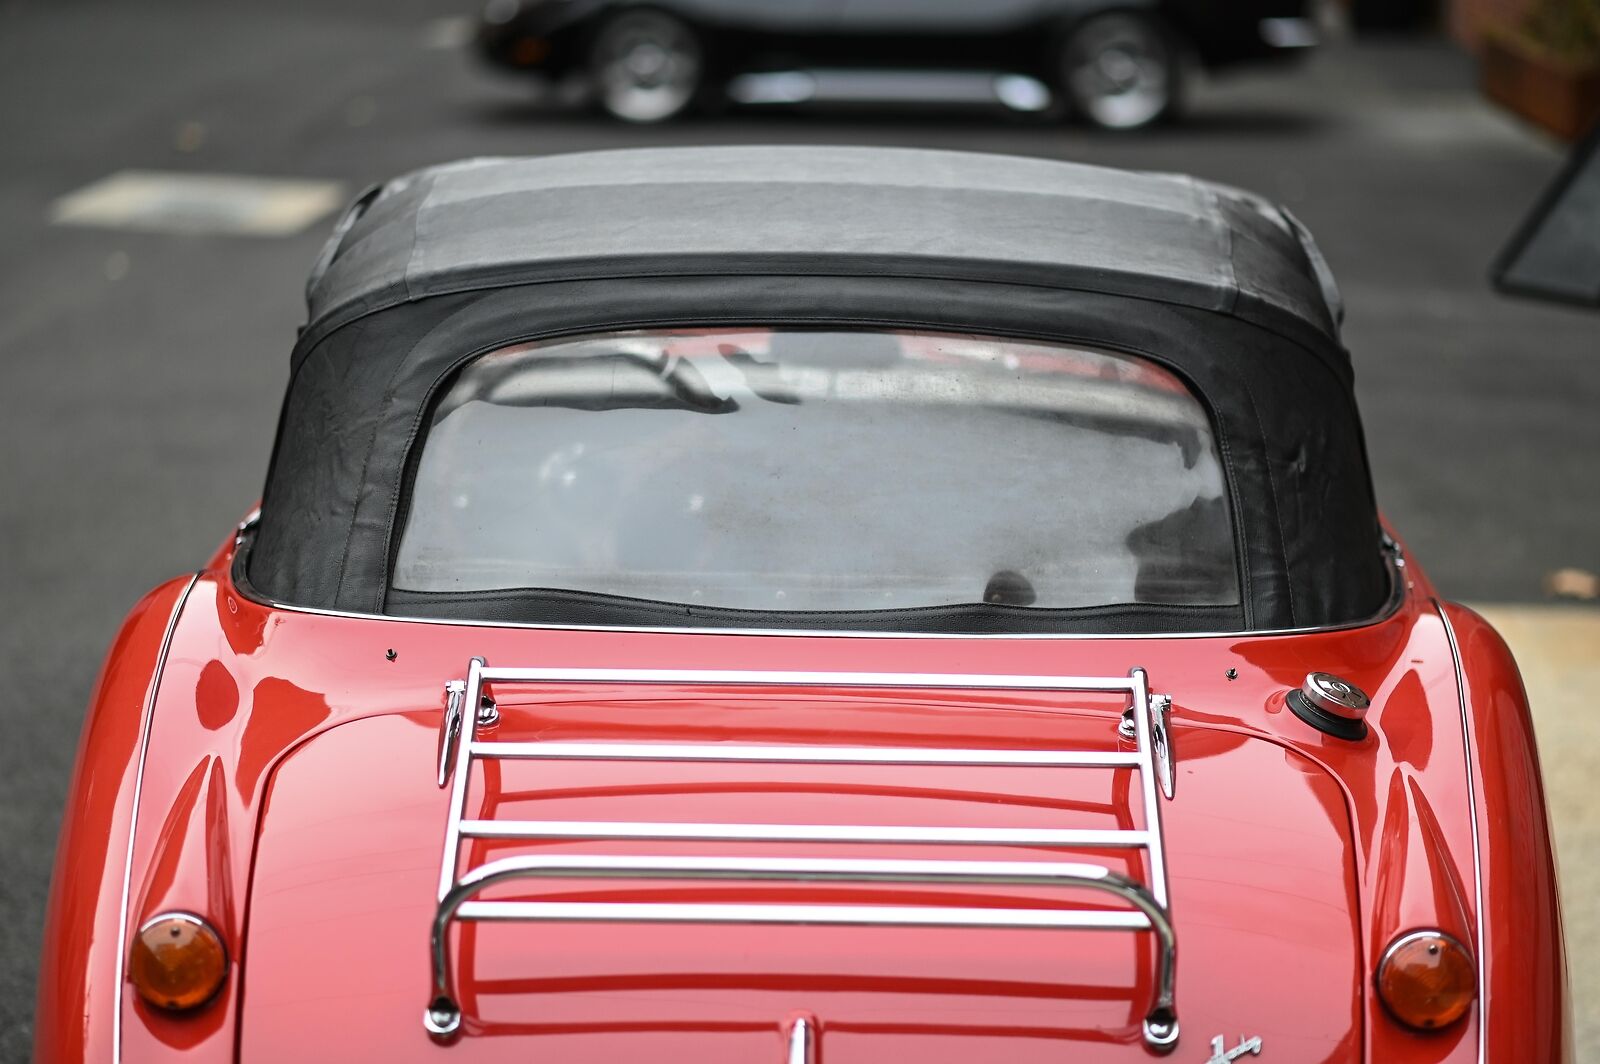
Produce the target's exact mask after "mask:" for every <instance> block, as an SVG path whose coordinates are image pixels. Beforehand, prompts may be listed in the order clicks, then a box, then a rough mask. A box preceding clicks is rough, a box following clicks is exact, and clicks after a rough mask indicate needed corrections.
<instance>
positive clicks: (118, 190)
mask: <svg viewBox="0 0 1600 1064" xmlns="http://www.w3.org/2000/svg"><path fill="white" fill-rule="evenodd" d="M343 203H344V186H343V185H342V184H341V183H339V182H337V181H301V180H291V179H285V178H269V177H246V176H241V175H233V174H183V173H161V172H157V171H150V170H123V171H120V172H118V173H115V174H112V175H111V176H109V177H106V178H103V179H102V180H100V181H96V182H95V183H94V184H92V185H88V186H85V187H84V188H81V189H78V190H77V191H76V192H72V193H69V194H67V195H65V196H62V197H61V198H60V199H58V200H56V201H55V203H54V204H53V205H52V207H51V210H50V220H51V221H52V222H53V223H55V224H56V225H85V226H98V227H102V228H111V229H137V230H142V231H146V232H158V233H220V234H225V235H233V236H289V235H291V234H294V233H298V232H300V231H301V230H303V229H305V228H306V227H307V226H309V225H311V224H312V223H313V222H315V221H317V220H318V219H319V218H322V217H324V216H326V215H328V214H331V213H332V212H333V211H335V210H337V209H338V208H339V207H340V206H341V205H342V204H343Z"/></svg>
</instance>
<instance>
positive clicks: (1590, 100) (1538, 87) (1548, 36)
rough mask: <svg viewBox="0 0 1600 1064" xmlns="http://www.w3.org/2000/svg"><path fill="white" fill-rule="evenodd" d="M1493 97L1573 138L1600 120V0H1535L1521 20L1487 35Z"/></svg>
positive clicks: (1488, 87) (1486, 64)
mask: <svg viewBox="0 0 1600 1064" xmlns="http://www.w3.org/2000/svg"><path fill="white" fill-rule="evenodd" d="M1483 88H1484V92H1485V94H1487V95H1488V96H1489V98H1490V99H1492V100H1494V101H1496V102H1497V103H1499V104H1501V105H1502V106H1504V107H1506V108H1509V109H1510V110H1512V111H1514V112H1516V113H1517V114H1519V115H1521V116H1523V117H1524V118H1526V119H1528V120H1529V121H1531V122H1533V123H1535V124H1536V125H1539V126H1542V127H1544V128H1545V129H1547V130H1549V131H1550V132H1552V133H1554V134H1555V135H1556V136H1558V137H1561V138H1563V139H1564V140H1568V141H1575V140H1578V139H1579V138H1581V137H1582V136H1583V135H1584V134H1586V133H1587V132H1588V131H1589V130H1591V129H1593V128H1594V126H1595V123H1596V122H1600V0H1535V2H1534V4H1533V6H1532V7H1531V9H1530V10H1529V12H1528V14H1527V15H1526V16H1525V17H1524V18H1523V19H1522V21H1521V22H1520V23H1518V24H1516V25H1514V26H1508V27H1501V28H1498V29H1495V30H1491V32H1490V33H1489V34H1488V35H1487V37H1486V38H1485V41H1484V50H1483Z"/></svg>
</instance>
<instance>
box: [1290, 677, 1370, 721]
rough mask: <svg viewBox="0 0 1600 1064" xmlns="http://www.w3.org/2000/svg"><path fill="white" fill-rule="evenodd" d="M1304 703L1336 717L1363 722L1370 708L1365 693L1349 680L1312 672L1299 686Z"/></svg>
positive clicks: (1368, 699)
mask: <svg viewBox="0 0 1600 1064" xmlns="http://www.w3.org/2000/svg"><path fill="white" fill-rule="evenodd" d="M1300 693H1301V694H1303V695H1305V697H1306V701H1307V702H1310V703H1311V704H1312V705H1314V706H1316V707H1317V708H1318V709H1320V710H1322V711H1323V712H1324V713H1332V714H1333V715H1334V716H1336V717H1344V718H1346V719H1347V720H1363V719H1365V717H1366V715H1367V710H1368V709H1370V708H1371V706H1372V699H1370V698H1368V697H1367V693H1366V692H1365V691H1363V690H1362V689H1361V688H1359V687H1357V686H1356V685H1355V684H1353V683H1351V682H1350V681H1349V680H1341V679H1339V677H1337V676H1334V675H1333V674H1332V673H1326V672H1314V673H1311V674H1310V675H1309V676H1307V677H1306V682H1305V683H1303V684H1301V685H1300Z"/></svg>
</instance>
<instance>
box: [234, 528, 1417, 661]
mask: <svg viewBox="0 0 1600 1064" xmlns="http://www.w3.org/2000/svg"><path fill="white" fill-rule="evenodd" d="M253 516H255V517H256V518H257V519H259V511H258V512H257V513H256V514H255V515H253ZM253 529H254V522H246V524H244V525H242V526H241V528H240V535H239V538H238V540H237V541H236V544H235V547H234V552H235V554H234V565H233V567H232V572H231V573H230V574H229V581H230V582H231V583H232V584H233V589H234V591H236V592H237V593H238V594H240V595H242V596H244V597H245V598H247V599H249V600H250V601H251V602H254V603H256V604H257V605H259V606H266V607H267V608H269V609H274V610H282V611H284V612H287V613H304V614H309V615H311V616H313V617H340V618H343V619H345V620H351V621H390V622H398V623H404V624H442V625H451V626H453V627H456V628H509V629H514V630H518V631H532V632H612V633H634V634H642V633H659V634H661V635H740V636H788V637H791V638H811V639H977V640H1029V639H1037V640H1085V639H1096V640H1131V641H1138V640H1150V639H1163V640H1164V639H1257V638H1265V637H1268V636H1280V635H1315V634H1319V633H1327V632H1349V631H1354V630H1355V629H1357V628H1370V627H1371V626H1372V625H1375V624H1382V623H1383V622H1384V621H1387V620H1388V619H1389V618H1390V617H1393V616H1394V615H1395V613H1397V612H1398V611H1399V609H1400V607H1401V605H1402V604H1403V603H1404V602H1405V600H1406V592H1407V591H1408V590H1409V585H1408V584H1407V583H1406V578H1405V561H1404V557H1403V555H1402V554H1401V552H1400V549H1399V547H1398V545H1396V544H1394V543H1393V542H1391V541H1388V540H1387V537H1386V539H1385V544H1384V548H1383V556H1384V561H1385V563H1386V564H1387V566H1388V569H1389V597H1388V599H1387V600H1385V602H1384V604H1383V606H1382V607H1380V608H1379V610H1378V612H1377V613H1376V614H1374V615H1373V616H1371V617H1367V618H1364V619H1363V620H1359V621H1352V622H1350V623H1349V624H1334V625H1327V626H1325V627H1321V628H1263V629H1259V630H1252V629H1242V630H1238V631H1232V632H1128V633H1110V632H1031V633H1017V632H989V633H980V632H852V631H843V630H840V631H835V630H833V629H829V628H731V627H730V628H671V627H666V626H663V625H606V624H527V623H523V622H519V621H489V620H462V619H460V618H456V617H407V616H403V615H400V614H392V613H358V612H354V611H351V610H329V609H322V608H320V607H317V606H296V605H294V604H293V603H289V602H281V601H279V600H277V599H274V598H271V597H269V596H267V595H263V594H262V593H261V592H260V591H259V590H257V589H256V588H255V587H254V586H252V585H251V584H250V583H249V582H248V581H247V580H243V579H241V577H242V575H243V573H242V567H241V562H242V559H243V558H244V556H245V552H246V550H247V549H248V547H249V544H248V542H246V537H247V533H249V532H251V531H253Z"/></svg>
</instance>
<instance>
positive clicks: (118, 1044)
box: [111, 573, 200, 1064]
mask: <svg viewBox="0 0 1600 1064" xmlns="http://www.w3.org/2000/svg"><path fill="white" fill-rule="evenodd" d="M199 580H200V574H199V573H195V574H193V575H192V576H190V577H189V582H188V583H187V584H185V585H184V586H183V591H182V593H180V594H179V595H178V600H177V601H176V602H174V603H173V604H172V616H170V617H168V618H167V628H166V631H165V632H164V633H163V634H162V636H161V649H160V650H159V651H158V652H157V654H156V667H155V671H154V672H153V673H152V674H151V676H150V687H149V688H148V689H147V690H146V691H145V696H144V709H143V710H142V712H141V715H140V723H139V767H138V768H137V769H136V770H135V771H134V776H133V801H132V803H131V807H130V809H129V811H128V851H127V853H126V854H125V855H124V856H123V862H122V901H121V903H120V904H119V905H118V907H117V954H116V958H117V973H116V978H115V979H113V980H112V981H111V985H112V988H113V991H114V993H115V998H114V1000H113V1002H112V1008H111V1060H112V1064H121V1062H122V984H123V982H124V973H125V971H126V968H127V958H128V902H129V901H130V897H129V896H130V894H131V893H132V891H133V843H134V835H135V833H136V832H137V831H138V828H139V800H140V798H142V797H143V796H144V762H145V756H146V755H147V754H149V752H150V730H151V727H152V725H153V724H154V722H155V710H156V695H157V694H158V693H159V692H160V689H161V677H162V674H163V673H164V672H166V668H167V651H169V650H170V649H171V648H172V633H173V632H175V631H176V630H177V628H178V618H179V617H180V616H182V614H183V607H184V605H185V604H187V603H188V601H189V592H191V591H193V590H194V585H195V584H196V583H198V582H199Z"/></svg>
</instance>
